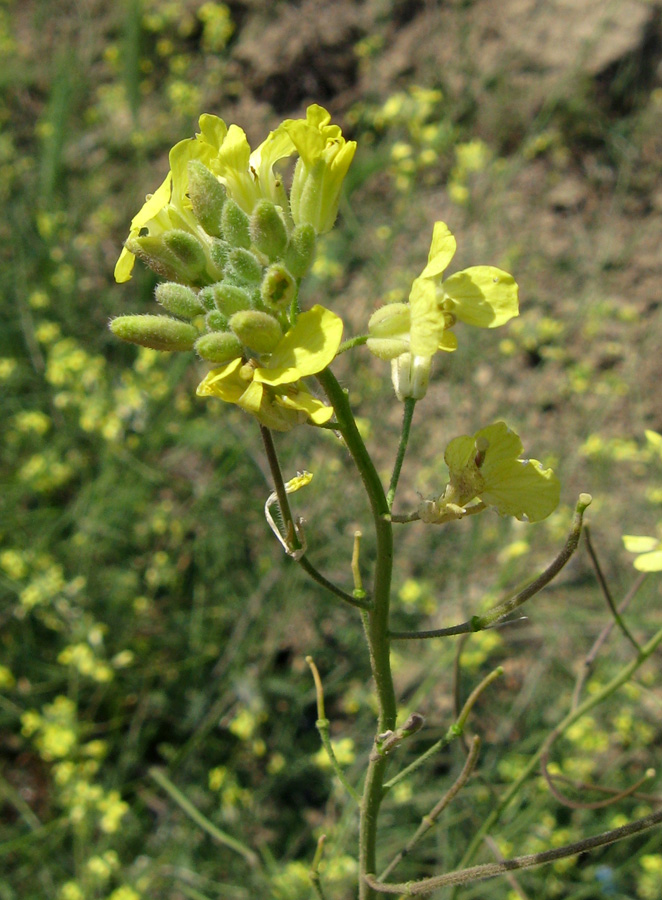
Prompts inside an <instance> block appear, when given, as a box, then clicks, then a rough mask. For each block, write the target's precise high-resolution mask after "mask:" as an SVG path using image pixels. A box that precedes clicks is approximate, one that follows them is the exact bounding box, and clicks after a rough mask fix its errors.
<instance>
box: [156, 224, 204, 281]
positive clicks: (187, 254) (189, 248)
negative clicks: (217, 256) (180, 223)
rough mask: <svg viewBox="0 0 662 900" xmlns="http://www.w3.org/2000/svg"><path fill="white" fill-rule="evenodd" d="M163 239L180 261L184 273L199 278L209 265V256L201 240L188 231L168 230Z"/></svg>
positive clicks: (192, 277)
mask: <svg viewBox="0 0 662 900" xmlns="http://www.w3.org/2000/svg"><path fill="white" fill-rule="evenodd" d="M163 241H164V243H165V245H166V247H167V248H168V250H170V252H171V253H172V254H173V255H174V256H175V257H176V258H177V260H178V261H179V263H180V264H181V265H180V269H181V270H182V274H183V275H184V276H185V277H187V278H189V279H191V280H195V279H197V278H198V277H199V276H200V275H202V273H203V272H204V270H205V268H206V267H207V257H206V256H205V251H204V249H203V247H202V244H201V243H200V241H199V240H198V239H197V238H196V237H194V236H193V235H192V234H189V233H188V231H180V230H179V229H173V231H166V233H165V234H164V235H163Z"/></svg>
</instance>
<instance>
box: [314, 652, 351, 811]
mask: <svg viewBox="0 0 662 900" xmlns="http://www.w3.org/2000/svg"><path fill="white" fill-rule="evenodd" d="M306 662H307V663H308V665H309V666H310V671H311V672H312V673H313V681H314V682H315V697H316V700H317V721H316V722H315V727H316V728H317V731H318V733H319V736H320V740H321V741H322V746H323V747H324V750H325V751H326V755H327V756H328V758H329V762H330V763H331V766H332V768H333V771H334V772H335V773H336V775H337V777H338V780H339V781H340V783H341V784H342V786H343V787H344V788H345V790H346V791H347V793H348V794H349V795H350V796H351V797H352V799H353V800H355V801H356V802H357V803H359V802H360V800H361V798H360V797H359V794H358V792H357V791H356V789H355V788H354V787H353V786H352V785H351V784H350V783H349V781H348V780H347V777H346V775H345V773H344V772H343V770H342V768H341V766H340V763H339V762H338V758H337V757H336V754H335V751H334V749H333V744H332V743H331V737H330V734H329V725H330V722H329V720H328V719H327V717H326V713H325V710H324V687H323V686H322V679H321V678H320V673H319V670H318V668H317V666H316V665H315V661H314V660H313V658H312V656H307V657H306Z"/></svg>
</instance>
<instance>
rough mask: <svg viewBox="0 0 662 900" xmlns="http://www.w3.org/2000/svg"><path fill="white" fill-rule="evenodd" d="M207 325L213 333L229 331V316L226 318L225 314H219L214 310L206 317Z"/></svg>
mask: <svg viewBox="0 0 662 900" xmlns="http://www.w3.org/2000/svg"><path fill="white" fill-rule="evenodd" d="M205 323H206V325H207V328H210V329H211V330H212V331H227V330H228V320H227V316H224V315H223V313H222V312H219V311H218V310H217V309H212V310H210V311H209V312H208V313H207V315H206V316H205Z"/></svg>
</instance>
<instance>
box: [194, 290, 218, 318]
mask: <svg viewBox="0 0 662 900" xmlns="http://www.w3.org/2000/svg"><path fill="white" fill-rule="evenodd" d="M198 299H199V300H200V303H201V304H202V306H203V308H204V309H205V310H207V312H210V311H211V310H212V309H216V303H215V301H214V285H213V284H211V285H209V286H208V287H203V288H202V290H201V291H199V293H198Z"/></svg>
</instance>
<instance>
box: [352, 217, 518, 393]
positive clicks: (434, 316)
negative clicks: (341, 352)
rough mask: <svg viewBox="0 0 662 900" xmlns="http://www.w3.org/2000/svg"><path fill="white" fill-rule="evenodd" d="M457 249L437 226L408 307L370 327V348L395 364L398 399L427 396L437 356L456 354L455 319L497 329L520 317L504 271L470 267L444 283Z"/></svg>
mask: <svg viewBox="0 0 662 900" xmlns="http://www.w3.org/2000/svg"><path fill="white" fill-rule="evenodd" d="M455 249H456V241H455V238H454V237H453V235H452V234H451V232H450V231H449V229H448V226H447V225H445V224H444V223H443V222H436V223H435V226H434V230H433V234H432V243H431V246H430V252H429V255H428V263H427V265H426V266H425V268H424V269H423V271H422V272H421V274H420V275H419V277H418V278H416V279H414V282H413V283H412V286H411V291H410V294H409V302H408V303H389V304H387V305H386V306H383V307H382V308H381V309H378V310H377V311H376V312H375V313H373V315H372V316H371V318H370V321H369V322H368V329H369V331H370V337H369V339H368V349H369V350H370V351H371V352H372V353H374V354H375V356H378V357H380V359H385V360H392V361H393V382H394V385H395V388H396V393H397V394H398V397H400V399H404V398H405V397H413V398H414V399H417V400H418V399H420V398H421V397H423V396H424V395H425V392H426V390H427V381H428V378H429V371H430V361H431V359H432V357H433V356H434V354H435V353H437V351H439V350H444V351H446V352H452V351H453V350H455V349H457V338H456V337H455V335H454V334H453V333H452V332H451V331H450V329H451V328H452V327H453V325H454V324H455V322H456V320H458V319H459V320H460V321H462V322H466V323H467V324H469V325H477V326H479V327H481V328H496V327H497V326H498V325H503V324H504V323H505V322H507V321H508V320H509V319H511V318H513V316H517V315H519V308H518V300H517V284H516V283H515V280H514V279H513V277H512V275H509V274H508V273H507V272H504V271H502V270H501V269H497V268H495V267H494V266H472V267H471V268H469V269H463V270H462V271H461V272H456V273H455V274H454V275H451V276H450V277H449V278H447V279H445V280H444V279H443V277H442V276H443V273H444V272H445V270H446V268H447V266H448V264H449V263H450V261H451V259H452V258H453V256H454V255H455Z"/></svg>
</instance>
